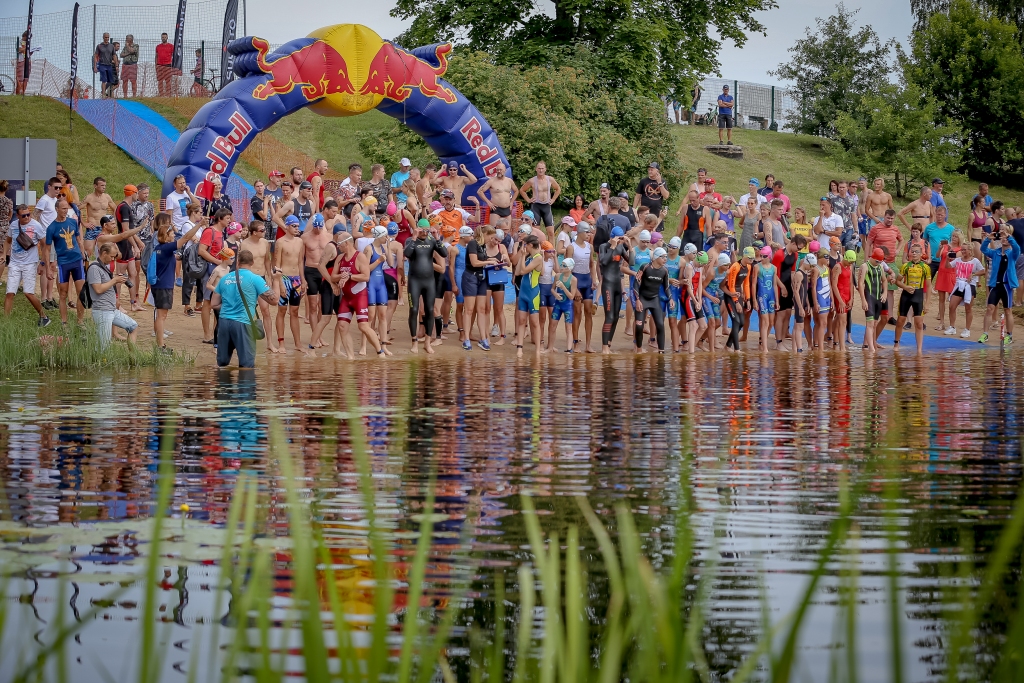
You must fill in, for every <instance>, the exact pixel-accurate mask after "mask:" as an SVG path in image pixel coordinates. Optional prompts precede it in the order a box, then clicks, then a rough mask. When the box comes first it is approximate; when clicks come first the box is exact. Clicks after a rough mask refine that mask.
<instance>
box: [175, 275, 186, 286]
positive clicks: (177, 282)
mask: <svg viewBox="0 0 1024 683" xmlns="http://www.w3.org/2000/svg"><path fill="white" fill-rule="evenodd" d="M183 284H184V283H183V282H182V281H181V278H180V277H176V278H174V286H175V287H181V286H182V285H183Z"/></svg>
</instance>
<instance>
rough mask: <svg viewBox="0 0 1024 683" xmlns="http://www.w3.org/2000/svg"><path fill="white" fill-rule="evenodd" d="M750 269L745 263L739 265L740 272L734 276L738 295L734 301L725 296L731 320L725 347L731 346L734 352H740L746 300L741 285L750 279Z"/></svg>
mask: <svg viewBox="0 0 1024 683" xmlns="http://www.w3.org/2000/svg"><path fill="white" fill-rule="evenodd" d="M750 272H751V268H750V266H749V265H747V264H745V263H742V262H741V263H740V270H739V272H738V273H737V274H736V285H735V286H736V290H735V293H736V294H737V295H738V296H737V297H736V298H735V299H733V298H732V296H730V295H729V294H726V295H725V310H726V311H727V312H728V313H729V317H730V318H731V319H732V327H731V328H729V339H728V340H727V341H726V342H725V347H726V348H729V347H730V346H732V348H734V349H735V350H737V351H739V350H740V333H741V332H743V327H744V324H745V322H746V317H745V316H744V312H745V310H746V305H747V300H746V297H744V296H743V283H744V281H745V280H746V279H747V278H748V277H750Z"/></svg>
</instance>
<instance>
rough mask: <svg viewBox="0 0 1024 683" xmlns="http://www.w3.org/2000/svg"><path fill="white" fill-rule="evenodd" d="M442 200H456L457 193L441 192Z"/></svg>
mask: <svg viewBox="0 0 1024 683" xmlns="http://www.w3.org/2000/svg"><path fill="white" fill-rule="evenodd" d="M441 199H455V193H454V192H452V191H451V190H441Z"/></svg>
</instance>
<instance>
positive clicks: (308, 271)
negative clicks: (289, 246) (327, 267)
mask: <svg viewBox="0 0 1024 683" xmlns="http://www.w3.org/2000/svg"><path fill="white" fill-rule="evenodd" d="M330 202H331V203H332V207H331V208H330V209H327V208H325V209H324V213H317V214H314V215H313V217H312V218H311V219H310V221H309V227H308V228H307V229H306V231H305V232H304V233H302V237H301V239H302V244H303V245H304V247H305V248H304V249H303V254H304V259H305V260H304V267H303V269H302V276H303V278H304V279H305V281H306V312H307V314H308V317H309V319H308V323H309V327H310V329H313V328H315V327H316V324H317V323H318V322H320V289H321V288H322V286H323V280H322V279H321V275H320V271H319V269H318V268H317V266H318V265H320V255H321V254H323V251H324V247H326V246H327V245H328V243H330V241H331V233H330V232H328V231H327V230H326V229H325V223H326V219H328V218H334V217H335V214H336V212H337V210H338V205H337V203H335V202H334V200H333V199H332V200H330ZM323 346H326V344H323ZM310 348H312V346H311V347H310Z"/></svg>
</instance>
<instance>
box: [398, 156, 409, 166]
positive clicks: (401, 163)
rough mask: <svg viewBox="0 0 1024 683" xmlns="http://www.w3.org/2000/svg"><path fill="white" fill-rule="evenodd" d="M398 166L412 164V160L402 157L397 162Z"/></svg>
mask: <svg viewBox="0 0 1024 683" xmlns="http://www.w3.org/2000/svg"><path fill="white" fill-rule="evenodd" d="M398 165H399V166H412V162H411V161H409V157H402V158H401V160H399V162H398Z"/></svg>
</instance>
